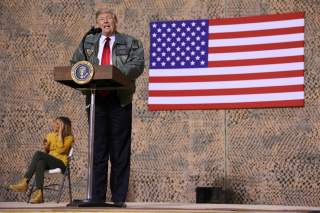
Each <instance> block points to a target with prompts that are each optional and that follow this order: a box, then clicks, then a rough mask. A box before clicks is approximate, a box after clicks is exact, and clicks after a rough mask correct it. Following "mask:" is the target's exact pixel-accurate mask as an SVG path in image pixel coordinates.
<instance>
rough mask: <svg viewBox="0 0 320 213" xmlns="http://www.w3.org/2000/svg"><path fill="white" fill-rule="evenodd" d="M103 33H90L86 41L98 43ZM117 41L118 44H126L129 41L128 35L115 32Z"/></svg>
mask: <svg viewBox="0 0 320 213" xmlns="http://www.w3.org/2000/svg"><path fill="white" fill-rule="evenodd" d="M101 35H102V34H101V33H98V34H95V35H89V36H87V38H86V42H88V43H93V44H98V43H99V39H100V37H101ZM115 43H116V44H126V43H127V41H126V37H125V36H124V35H123V34H121V33H118V32H116V33H115Z"/></svg>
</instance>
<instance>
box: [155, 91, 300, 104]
mask: <svg viewBox="0 0 320 213" xmlns="http://www.w3.org/2000/svg"><path fill="white" fill-rule="evenodd" d="M303 99H304V93H303V92H286V93H268V94H249V95H224V96H184V97H149V104H210V103H244V102H260V101H285V100H303Z"/></svg>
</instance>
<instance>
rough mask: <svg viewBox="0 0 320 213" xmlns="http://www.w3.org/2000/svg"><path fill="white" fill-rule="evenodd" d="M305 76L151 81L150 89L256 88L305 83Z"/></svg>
mask: <svg viewBox="0 0 320 213" xmlns="http://www.w3.org/2000/svg"><path fill="white" fill-rule="evenodd" d="M303 83H304V80H303V77H290V78H272V79H258V80H237V81H215V82H212V81H211V82H177V83H149V90H150V91H153V90H161V91H166V90H201V89H231V88H233V89H234V88H255V87H272V86H285V85H303Z"/></svg>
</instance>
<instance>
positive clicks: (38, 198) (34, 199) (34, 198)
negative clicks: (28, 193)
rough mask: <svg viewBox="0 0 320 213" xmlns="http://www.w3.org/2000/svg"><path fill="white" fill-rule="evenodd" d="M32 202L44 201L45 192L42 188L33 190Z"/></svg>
mask: <svg viewBox="0 0 320 213" xmlns="http://www.w3.org/2000/svg"><path fill="white" fill-rule="evenodd" d="M30 203H33V204H35V203H43V192H42V190H41V189H37V190H36V191H34V192H33V194H32V198H31V200H30Z"/></svg>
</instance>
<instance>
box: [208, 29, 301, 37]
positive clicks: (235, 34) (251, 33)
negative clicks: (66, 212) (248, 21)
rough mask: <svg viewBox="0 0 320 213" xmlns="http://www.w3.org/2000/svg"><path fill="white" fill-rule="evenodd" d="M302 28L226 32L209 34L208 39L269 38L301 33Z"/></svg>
mask: <svg viewBox="0 0 320 213" xmlns="http://www.w3.org/2000/svg"><path fill="white" fill-rule="evenodd" d="M303 32H304V27H290V28H281V29H271V30H254V31H243V32H228V33H210V34H209V39H228V38H243V37H256V36H271V35H284V34H293V33H303Z"/></svg>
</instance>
